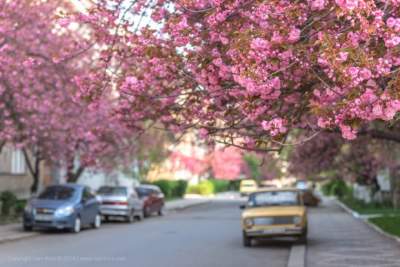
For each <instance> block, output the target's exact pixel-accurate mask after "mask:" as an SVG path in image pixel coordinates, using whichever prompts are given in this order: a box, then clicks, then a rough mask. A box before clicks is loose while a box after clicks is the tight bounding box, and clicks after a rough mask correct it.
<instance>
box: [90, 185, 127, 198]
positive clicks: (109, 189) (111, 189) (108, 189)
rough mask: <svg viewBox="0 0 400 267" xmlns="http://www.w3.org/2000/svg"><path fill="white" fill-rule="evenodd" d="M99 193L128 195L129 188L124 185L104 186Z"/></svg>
mask: <svg viewBox="0 0 400 267" xmlns="http://www.w3.org/2000/svg"><path fill="white" fill-rule="evenodd" d="M97 193H98V194H99V195H118V196H126V195H127V194H128V190H127V188H126V187H124V186H102V187H100V189H99V190H98V191H97Z"/></svg>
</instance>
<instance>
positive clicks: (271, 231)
mask: <svg viewBox="0 0 400 267" xmlns="http://www.w3.org/2000/svg"><path fill="white" fill-rule="evenodd" d="M301 196H302V195H301V192H300V191H299V190H298V189H277V188H271V189H262V190H259V191H257V192H254V193H252V194H250V196H249V200H248V202H247V204H246V205H243V206H241V208H242V209H244V211H243V213H242V218H241V224H242V230H243V245H244V246H246V247H249V246H251V242H252V239H263V238H269V237H288V236H293V237H296V238H297V239H298V240H299V241H300V242H301V243H305V242H307V210H306V208H305V206H304V205H303V201H302V197H301Z"/></svg>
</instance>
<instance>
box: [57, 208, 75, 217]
mask: <svg viewBox="0 0 400 267" xmlns="http://www.w3.org/2000/svg"><path fill="white" fill-rule="evenodd" d="M72 213H74V207H72V206H66V207H63V208H58V209H57V210H56V212H55V215H56V216H60V217H62V216H69V215H71V214H72Z"/></svg>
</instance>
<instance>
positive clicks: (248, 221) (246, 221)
mask: <svg viewBox="0 0 400 267" xmlns="http://www.w3.org/2000/svg"><path fill="white" fill-rule="evenodd" d="M243 224H244V226H246V227H252V226H253V225H254V221H253V219H250V218H247V219H244V221H243Z"/></svg>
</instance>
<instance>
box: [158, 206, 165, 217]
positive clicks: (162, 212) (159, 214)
mask: <svg viewBox="0 0 400 267" xmlns="http://www.w3.org/2000/svg"><path fill="white" fill-rule="evenodd" d="M164 214H165V211H164V206H162V207H161V208H160V209H159V210H158V216H163V215H164Z"/></svg>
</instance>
